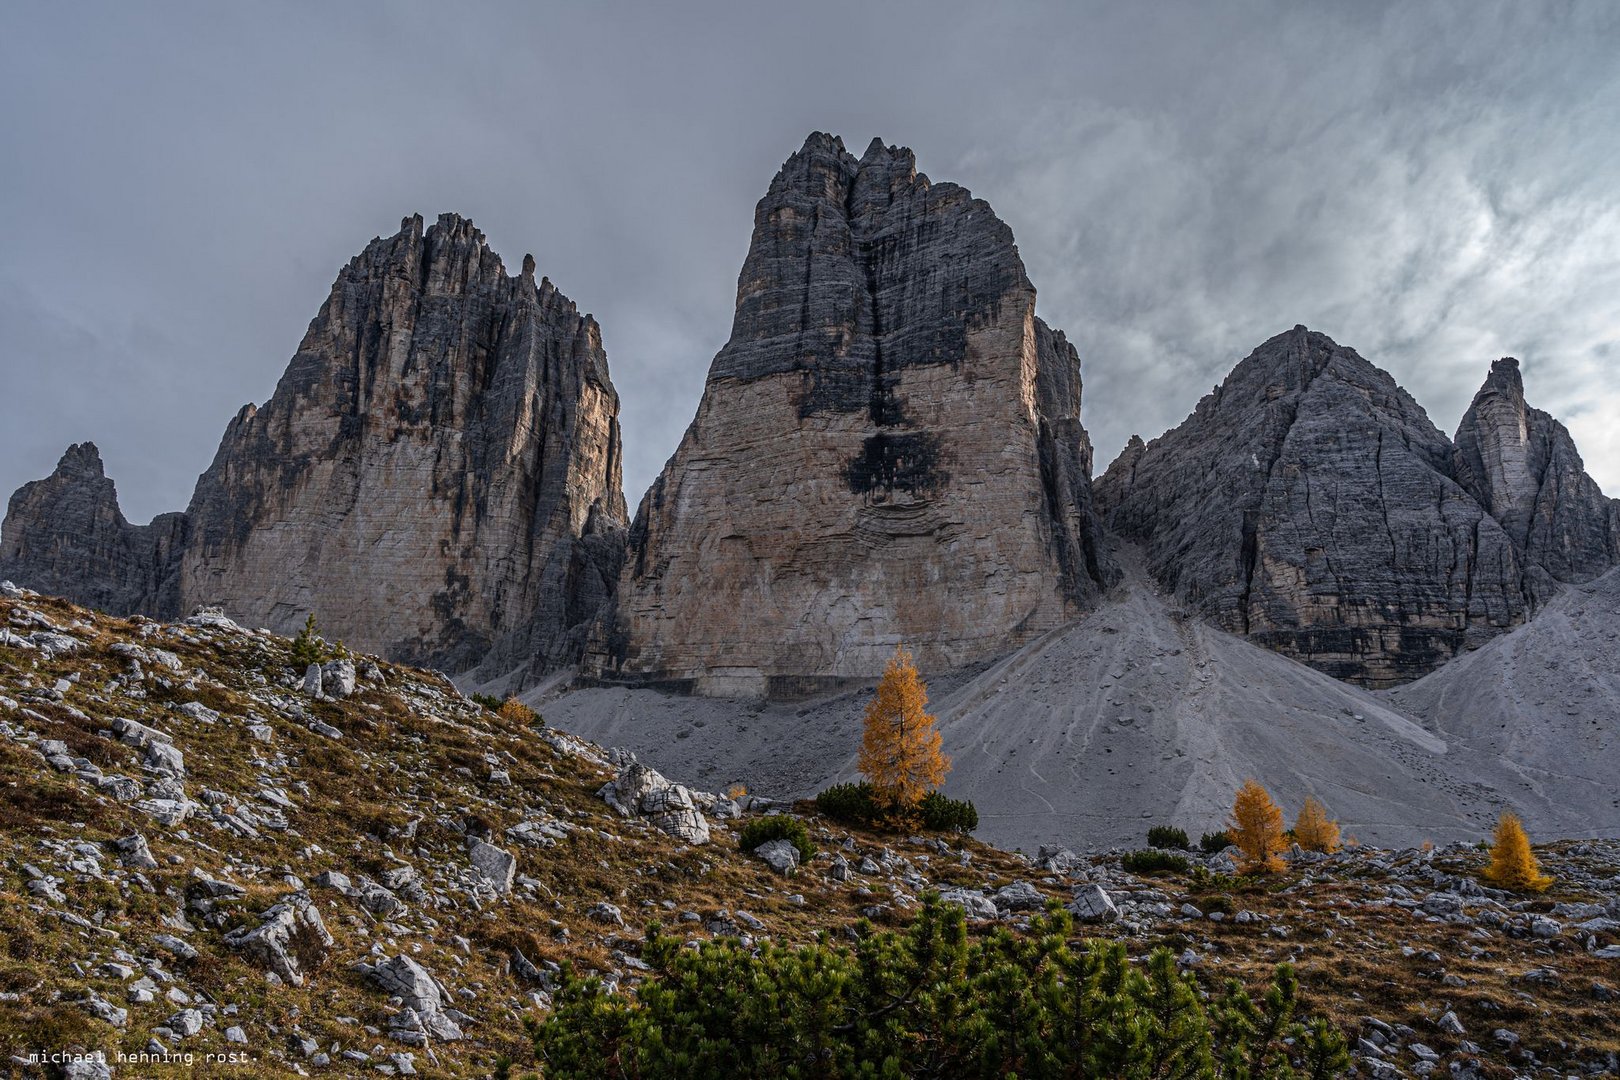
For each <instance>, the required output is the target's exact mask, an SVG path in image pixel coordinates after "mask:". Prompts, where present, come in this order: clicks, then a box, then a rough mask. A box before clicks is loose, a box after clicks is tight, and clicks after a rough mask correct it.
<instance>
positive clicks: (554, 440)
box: [0, 214, 627, 674]
mask: <svg viewBox="0 0 1620 1080" xmlns="http://www.w3.org/2000/svg"><path fill="white" fill-rule="evenodd" d="M621 460H622V443H621V439H620V433H619V424H618V395H617V393H616V392H615V391H614V389H613V384H612V382H611V381H610V379H609V377H608V369H607V357H606V354H605V353H604V352H603V349H602V340H601V332H600V330H599V329H598V327H597V325H596V323H595V321H594V320H592V319H591V318H590V316H588V315H581V314H580V313H579V311H578V310H577V308H576V307H575V305H574V304H573V302H572V301H570V300H569V299H568V298H567V297H565V296H563V295H562V294H561V293H559V292H558V291H557V290H556V288H555V287H554V286H553V285H552V284H551V282H550V281H549V280H545V279H541V280H540V281H538V282H537V281H536V280H535V276H534V260H533V259H532V258H528V257H525V259H524V263H523V268H522V270H521V272H520V273H518V274H516V275H508V274H507V273H506V271H505V268H504V267H503V265H502V263H501V260H500V258H499V257H498V256H497V255H496V254H495V253H494V252H492V251H491V250H490V249H489V246H488V245H487V243H486V242H485V240H484V237H483V234H482V233H480V232H479V231H478V230H477V229H476V228H474V227H473V225H472V223H471V222H470V221H467V220H466V219H464V218H461V217H458V216H456V215H453V214H446V215H443V216H441V217H440V218H439V220H438V222H437V223H436V224H434V225H432V226H430V227H427V228H424V227H423V222H422V219H421V218H420V217H411V218H407V219H405V221H404V222H403V223H402V224H401V227H400V231H399V232H398V233H397V234H395V235H394V236H392V237H387V238H379V239H377V240H374V241H372V243H371V244H370V245H369V246H367V248H366V250H365V251H364V252H363V253H361V254H360V255H359V256H357V257H356V258H355V259H354V260H352V261H351V262H350V263H349V265H348V266H347V267H345V268H344V269H343V271H342V272H341V273H340V274H339V275H338V278H337V281H336V283H335V284H334V285H333V287H332V291H331V294H330V296H329V297H328V298H327V300H326V302H325V304H323V305H322V307H321V310H320V313H319V314H318V315H317V316H316V317H315V319H314V320H313V321H312V322H311V323H310V327H309V330H308V332H307V333H306V334H305V337H304V340H303V343H302V344H301V345H300V347H299V349H298V351H297V353H296V354H295V355H294V356H293V358H292V361H291V363H290V364H289V365H288V367H287V370H286V372H285V374H283V376H282V378H281V381H280V383H279V384H278V386H277V388H276V391H275V394H274V395H273V396H272V397H271V399H270V400H269V401H268V402H266V403H265V404H264V406H263V407H261V408H255V407H254V406H251V405H249V406H247V407H245V408H244V409H243V410H242V411H241V412H240V413H239V414H238V415H237V416H236V417H235V419H233V420H232V421H231V423H230V424H229V426H228V427H227V428H226V432H225V436H224V438H223V439H222V441H221V443H220V448H219V451H218V454H217V455H216V457H215V459H214V462H213V464H212V465H211V466H210V467H209V469H208V471H207V472H205V473H204V474H203V475H202V477H201V478H200V479H199V480H198V483H197V487H196V491H195V493H194V494H193V496H192V500H191V505H190V507H189V509H188V510H187V512H186V513H185V514H184V515H165V516H164V517H163V518H160V519H158V521H157V522H154V523H153V524H152V525H150V526H144V527H136V526H130V525H129V524H128V523H127V522H125V521H124V519H123V516H122V515H121V514H120V513H119V512H118V507H117V500H116V496H115V494H114V492H113V486H112V482H111V481H110V480H107V479H106V478H105V477H104V476H102V474H101V464H100V460H99V457H98V456H97V455H96V454H95V450H94V447H88V448H87V447H75V448H74V449H72V450H70V451H69V452H68V455H67V456H66V457H64V458H63V463H62V465H61V466H60V467H59V468H58V470H57V473H56V474H55V475H54V476H52V477H51V478H49V479H48V480H44V481H39V482H37V483H34V484H30V485H27V486H26V487H25V488H23V489H22V490H21V491H19V492H18V494H17V495H16V496H14V497H13V499H12V502H11V506H10V509H9V512H8V514H7V517H6V523H5V527H4V536H5V540H4V543H3V546H0V565H4V566H5V567H6V568H7V569H6V571H5V572H6V573H7V574H9V575H11V576H14V577H16V578H17V579H18V580H19V581H20V582H23V583H25V584H28V585H30V586H32V587H34V588H36V589H40V590H41V591H47V592H53V593H58V594H61V595H64V596H67V597H68V598H70V599H73V600H76V601H80V602H85V603H92V604H96V605H97V606H102V607H106V608H107V609H108V610H117V611H123V612H127V611H148V612H151V613H153V614H158V615H166V616H173V615H175V614H178V613H181V612H183V611H185V610H189V609H190V608H191V607H193V606H196V605H200V604H209V605H219V606H221V607H223V608H224V609H225V610H226V612H227V613H228V614H229V615H230V616H231V617H233V618H235V619H237V620H239V621H241V622H245V623H248V624H250V625H257V626H266V627H269V628H270V629H273V630H276V631H279V632H291V631H293V630H296V629H297V627H298V626H299V625H300V624H301V623H302V622H303V620H304V618H305V616H306V615H307V614H309V613H314V614H315V616H316V619H317V621H318V622H319V624H320V626H321V629H322V632H323V633H324V635H325V636H326V637H328V638H329V639H341V640H343V641H344V642H345V643H346V644H348V645H350V646H353V647H356V648H359V649H362V650H365V651H367V652H376V653H381V654H384V655H386V656H388V657H390V658H392V659H396V660H403V661H409V662H413V663H419V664H427V665H432V666H436V667H442V668H445V669H447V670H452V671H462V670H467V669H470V668H472V667H474V666H475V665H482V666H483V670H484V671H486V672H488V673H490V674H496V673H500V672H504V671H509V670H513V671H515V670H518V669H523V670H526V671H530V672H533V671H536V670H545V669H547V668H550V667H555V666H558V665H561V664H566V663H571V662H573V661H574V660H576V659H577V658H578V656H579V653H580V651H581V649H582V648H583V645H584V635H585V631H586V628H587V627H588V626H589V624H590V623H591V621H592V620H594V618H595V617H596V614H597V608H598V607H599V606H600V605H601V604H602V603H604V602H605V601H606V600H608V599H609V598H610V597H611V595H612V593H613V590H614V588H615V587H616V585H617V581H618V571H619V561H620V559H621V558H622V550H623V534H624V529H625V527H626V525H627V513H626V509H625V504H624V496H623V492H622V487H621V474H620V468H621Z"/></svg>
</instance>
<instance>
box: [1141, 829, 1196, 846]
mask: <svg viewBox="0 0 1620 1080" xmlns="http://www.w3.org/2000/svg"><path fill="white" fill-rule="evenodd" d="M1148 847H1156V848H1166V849H1169V850H1174V851H1187V850H1188V849H1189V844H1188V842H1187V833H1186V832H1185V831H1184V830H1182V829H1178V828H1176V827H1175V826H1173V825H1155V826H1153V828H1151V829H1149V830H1148Z"/></svg>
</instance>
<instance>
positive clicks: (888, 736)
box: [860, 645, 951, 810]
mask: <svg viewBox="0 0 1620 1080" xmlns="http://www.w3.org/2000/svg"><path fill="white" fill-rule="evenodd" d="M927 706H928V688H927V687H926V686H924V685H923V682H922V679H920V678H918V676H917V667H916V665H915V664H913V663H912V661H911V653H910V652H909V651H907V649H906V647H905V646H904V645H902V646H900V647H899V648H897V649H895V651H894V656H893V657H891V658H890V660H889V665H888V667H886V668H885V669H884V671H883V681H882V682H880V683H878V688H877V694H876V695H875V696H874V697H873V698H872V703H871V704H870V705H868V706H867V707H866V729H865V732H864V733H863V735H862V736H861V754H860V769H861V773H862V774H863V775H864V776H865V777H866V779H867V782H868V783H870V784H871V785H872V788H873V790H874V791H875V792H876V793H877V795H878V797H879V798H880V799H881V800H883V801H884V802H886V803H888V804H889V805H890V806H893V807H895V808H897V809H900V810H910V809H911V808H913V807H915V806H916V805H917V804H918V803H919V802H921V801H922V798H923V796H924V795H927V794H928V793H929V792H930V791H933V790H935V789H937V788H938V787H939V785H940V784H941V783H943V782H944V780H945V774H946V773H947V772H949V771H950V768H951V762H950V759H949V758H947V757H946V756H945V755H944V754H943V753H941V752H940V743H941V741H942V740H941V739H940V734H939V731H938V730H937V729H936V728H935V727H934V718H933V717H932V716H930V715H929V714H928V711H927Z"/></svg>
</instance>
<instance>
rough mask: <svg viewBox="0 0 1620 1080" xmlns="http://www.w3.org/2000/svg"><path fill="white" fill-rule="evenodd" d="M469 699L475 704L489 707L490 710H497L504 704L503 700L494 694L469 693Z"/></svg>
mask: <svg viewBox="0 0 1620 1080" xmlns="http://www.w3.org/2000/svg"><path fill="white" fill-rule="evenodd" d="M468 700H470V701H471V702H472V703H473V704H474V705H477V706H479V707H481V708H485V709H488V710H489V711H490V712H495V711H496V710H498V709H499V708H500V707H501V705H503V704H504V702H503V700H502V699H501V698H499V697H496V696H495V695H494V694H477V693H474V694H469V695H468Z"/></svg>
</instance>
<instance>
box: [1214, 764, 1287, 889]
mask: <svg viewBox="0 0 1620 1080" xmlns="http://www.w3.org/2000/svg"><path fill="white" fill-rule="evenodd" d="M1226 831H1227V834H1228V835H1229V836H1231V838H1232V843H1234V844H1236V845H1237V846H1238V850H1240V851H1242V852H1243V857H1242V859H1240V860H1239V862H1238V869H1240V870H1242V871H1243V872H1244V873H1245V874H1252V873H1256V872H1263V873H1276V872H1278V871H1280V870H1281V869H1283V861H1282V859H1281V858H1279V855H1280V854H1281V853H1282V850H1283V846H1284V845H1283V812H1282V807H1280V806H1278V805H1277V804H1276V803H1274V802H1272V801H1271V796H1270V795H1268V794H1267V793H1266V789H1265V788H1263V787H1261V786H1260V785H1259V783H1257V782H1256V781H1254V780H1245V781H1243V786H1242V787H1240V788H1238V793H1237V798H1236V799H1234V800H1233V802H1232V821H1231V823H1230V824H1229V825H1227V827H1226Z"/></svg>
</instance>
